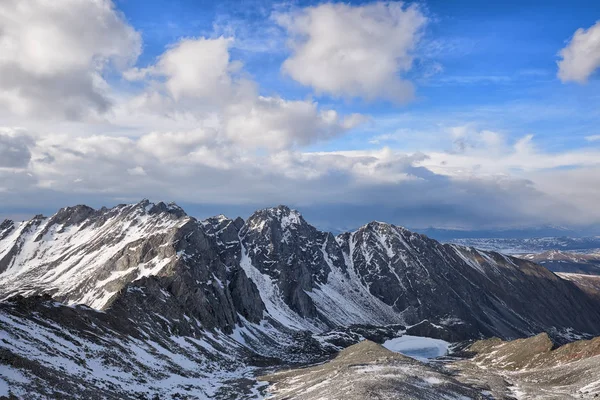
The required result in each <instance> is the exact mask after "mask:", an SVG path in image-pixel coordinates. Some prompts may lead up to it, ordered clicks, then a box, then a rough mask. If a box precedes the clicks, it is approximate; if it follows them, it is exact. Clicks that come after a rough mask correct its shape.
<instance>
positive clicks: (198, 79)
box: [124, 37, 241, 101]
mask: <svg viewBox="0 0 600 400" xmlns="http://www.w3.org/2000/svg"><path fill="white" fill-rule="evenodd" d="M232 41H233V39H231V38H224V37H220V38H217V39H206V38H203V37H201V38H192V39H190V38H188V39H182V40H180V41H179V42H178V43H176V44H175V45H172V46H171V47H170V48H169V49H167V51H165V52H164V53H163V54H162V55H161V56H160V57H159V59H158V62H157V63H156V64H155V65H152V66H150V67H147V68H141V69H140V68H133V69H130V70H129V71H127V72H126V73H125V75H124V76H125V77H126V78H127V79H130V80H140V79H145V78H147V77H149V76H150V77H155V78H158V79H161V80H162V81H163V83H164V87H165V89H166V90H167V92H168V93H169V94H170V95H171V96H172V97H173V98H174V99H175V100H179V99H182V98H185V97H195V98H204V99H210V100H212V101H214V100H215V99H222V98H223V97H224V96H227V95H229V94H230V90H231V85H232V77H231V74H232V73H235V72H237V71H238V70H239V69H240V68H241V63H240V62H232V61H231V60H230V59H229V46H230V44H231V42H232Z"/></svg>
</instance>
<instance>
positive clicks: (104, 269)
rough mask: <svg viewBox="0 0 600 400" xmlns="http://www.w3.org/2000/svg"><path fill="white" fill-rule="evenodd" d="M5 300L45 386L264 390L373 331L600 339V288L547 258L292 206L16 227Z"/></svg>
mask: <svg viewBox="0 0 600 400" xmlns="http://www.w3.org/2000/svg"><path fill="white" fill-rule="evenodd" d="M0 300H1V302H0V335H1V336H0V364H1V365H2V366H3V367H4V369H3V374H1V377H2V378H3V379H4V381H5V382H6V383H7V387H8V389H6V390H5V392H6V393H9V392H8V390H10V394H11V395H15V396H19V395H22V394H23V393H29V394H32V396H33V397H30V398H47V397H51V398H54V397H56V396H57V395H60V396H62V398H99V397H104V398H148V399H152V398H163V397H164V398H168V397H169V396H170V397H171V398H207V397H214V398H244V397H247V398H253V397H256V396H257V395H259V393H261V390H264V387H262V386H261V385H260V384H258V383H257V382H256V380H255V379H254V378H253V377H254V376H256V374H257V373H258V372H264V369H265V368H266V369H268V368H273V367H275V366H279V367H280V366H282V365H298V364H306V363H311V362H318V361H320V360H324V359H327V358H328V357H330V356H331V355H332V354H334V353H336V352H337V351H339V350H340V349H342V348H344V347H347V346H349V345H351V344H354V343H357V342H359V341H360V340H362V339H364V338H368V339H371V340H374V341H379V342H381V341H382V340H384V339H385V338H391V337H394V336H397V335H399V334H403V333H404V334H411V335H419V336H430V337H436V338H440V339H444V340H448V341H452V342H458V341H463V340H472V339H481V338H488V337H492V336H496V337H499V338H502V339H515V338H520V337H528V336H532V335H535V334H538V333H540V332H547V333H548V334H549V335H550V336H551V337H552V338H553V339H554V340H555V341H558V342H568V341H570V340H573V339H574V338H581V337H590V336H596V335H600V307H599V306H600V300H599V298H598V297H596V296H593V295H591V294H590V293H589V292H588V291H584V290H582V289H580V287H579V286H577V285H576V284H575V283H574V282H573V281H571V280H566V279H562V278H561V277H559V276H557V275H555V274H554V273H552V272H550V271H549V270H547V269H546V268H544V267H542V266H540V265H538V264H535V263H533V262H531V261H528V260H524V259H519V258H514V257H510V256H506V255H503V254H500V253H497V252H493V251H482V250H478V249H475V248H472V247H466V246H461V245H457V244H441V243H439V242H437V241H435V240H433V239H430V238H428V237H427V236H424V235H421V234H417V233H414V232H411V231H409V230H407V229H405V228H402V227H399V226H395V225H391V224H386V223H382V222H371V223H369V224H366V225H364V226H362V227H360V228H359V229H357V230H355V231H353V232H345V233H340V234H338V235H335V236H334V235H333V234H331V233H329V232H322V231H319V230H318V229H316V228H315V227H313V226H311V225H310V224H309V223H307V222H306V221H305V220H304V218H303V217H302V215H301V214H300V213H299V212H297V211H295V210H292V209H290V208H288V207H286V206H278V207H274V208H268V209H263V210H259V211H256V212H255V213H253V214H252V215H251V216H250V217H249V218H247V219H246V220H243V219H241V218H236V219H230V218H227V217H225V216H223V215H219V216H216V217H212V218H208V219H206V220H202V221H200V220H197V219H195V218H193V217H191V216H188V215H187V214H186V213H185V211H184V210H183V209H181V208H180V207H178V206H177V205H175V204H173V203H170V204H165V203H162V202H161V203H156V204H154V203H151V202H149V201H147V200H144V201H141V202H139V203H136V204H123V205H118V206H116V207H113V208H101V209H97V210H96V209H92V208H90V207H87V206H83V205H79V206H74V207H67V208H63V209H61V210H60V211H58V212H57V213H56V214H54V215H53V216H51V217H44V216H41V215H38V216H36V217H34V218H32V219H31V220H29V221H24V222H14V221H4V222H3V223H2V224H1V225H0ZM5 371H6V372H5ZM0 382H2V380H0ZM1 389H2V387H1V386H0V390H1ZM198 393H200V395H198ZM0 395H2V392H1V391H0Z"/></svg>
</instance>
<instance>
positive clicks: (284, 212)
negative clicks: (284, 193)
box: [246, 205, 309, 231]
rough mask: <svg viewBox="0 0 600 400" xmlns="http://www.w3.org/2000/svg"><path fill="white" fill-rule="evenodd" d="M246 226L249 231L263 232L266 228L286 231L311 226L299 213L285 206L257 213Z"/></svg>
mask: <svg viewBox="0 0 600 400" xmlns="http://www.w3.org/2000/svg"><path fill="white" fill-rule="evenodd" d="M246 225H247V228H248V230H256V231H262V230H263V229H265V227H273V228H275V227H278V229H277V230H281V231H284V230H288V229H298V228H299V227H300V226H309V225H308V224H307V222H306V221H305V220H304V218H303V217H302V215H301V214H300V213H299V212H298V211H296V210H293V209H291V208H289V207H288V206H284V205H279V206H277V207H271V208H265V209H262V210H259V211H256V212H255V213H254V214H252V215H251V216H250V218H248V221H247V224H246Z"/></svg>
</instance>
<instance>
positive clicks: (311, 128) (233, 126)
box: [224, 96, 364, 150]
mask: <svg viewBox="0 0 600 400" xmlns="http://www.w3.org/2000/svg"><path fill="white" fill-rule="evenodd" d="M363 120H364V119H363V117H361V116H360V115H357V114H353V115H350V116H347V117H344V118H342V117H340V116H339V115H338V113H337V112H336V111H334V110H319V108H318V105H317V103H315V102H312V101H305V100H302V101H289V100H284V99H281V98H274V97H261V96H259V97H257V98H255V99H254V100H253V101H246V102H240V103H237V104H232V105H230V106H229V107H228V108H227V111H226V114H225V117H224V122H225V134H226V135H227V137H228V138H229V139H231V140H233V141H234V142H236V143H238V144H240V145H242V146H249V147H263V148H267V149H271V150H279V149H282V148H289V147H293V146H295V145H298V146H302V145H307V144H309V143H312V142H315V141H318V140H325V139H330V138H332V137H334V136H337V135H339V134H341V133H343V132H345V131H346V130H348V129H352V128H354V127H355V126H356V125H358V124H360V123H361V122H363Z"/></svg>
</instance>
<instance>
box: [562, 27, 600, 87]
mask: <svg viewBox="0 0 600 400" xmlns="http://www.w3.org/2000/svg"><path fill="white" fill-rule="evenodd" d="M559 55H560V57H561V58H562V60H560V61H559V62H558V77H559V78H560V80H561V81H563V82H567V81H576V82H579V83H585V82H586V81H587V80H588V78H589V77H590V76H591V75H592V73H594V71H596V70H597V69H598V68H599V67H600V21H598V22H596V24H595V25H593V26H591V27H590V28H588V29H583V28H579V29H577V30H576V31H575V34H573V37H572V38H571V41H570V42H569V44H568V45H567V46H566V47H565V48H563V49H562V50H561V51H560V53H559Z"/></svg>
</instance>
